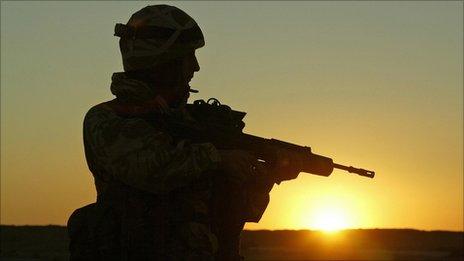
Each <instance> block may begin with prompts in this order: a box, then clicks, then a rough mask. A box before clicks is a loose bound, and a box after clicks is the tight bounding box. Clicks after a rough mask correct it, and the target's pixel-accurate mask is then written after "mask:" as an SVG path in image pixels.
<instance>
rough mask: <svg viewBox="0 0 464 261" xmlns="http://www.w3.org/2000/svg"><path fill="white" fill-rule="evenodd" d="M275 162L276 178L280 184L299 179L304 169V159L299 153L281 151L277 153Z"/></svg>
mask: <svg viewBox="0 0 464 261" xmlns="http://www.w3.org/2000/svg"><path fill="white" fill-rule="evenodd" d="M275 157H276V161H275V162H274V169H273V171H274V176H275V178H276V181H277V182H278V183H280V182H282V181H285V180H292V179H296V178H297V177H298V174H300V171H301V169H302V167H303V162H304V159H303V157H302V155H301V154H300V153H298V152H295V151H292V150H286V149H281V150H278V151H277V152H276V155H275Z"/></svg>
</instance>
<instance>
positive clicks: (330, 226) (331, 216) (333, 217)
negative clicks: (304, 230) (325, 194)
mask: <svg viewBox="0 0 464 261" xmlns="http://www.w3.org/2000/svg"><path fill="white" fill-rule="evenodd" d="M348 225H349V224H348V220H347V217H346V214H345V213H344V211H342V209H337V208H324V209H320V210H317V212H316V213H314V217H313V221H312V225H311V227H312V228H313V229H316V230H322V231H325V232H336V231H339V230H341V229H345V228H347V227H348Z"/></svg>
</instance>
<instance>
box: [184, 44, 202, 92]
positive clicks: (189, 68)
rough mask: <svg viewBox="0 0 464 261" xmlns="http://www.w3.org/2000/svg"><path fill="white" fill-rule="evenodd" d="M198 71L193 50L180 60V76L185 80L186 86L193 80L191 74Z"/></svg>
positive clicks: (198, 67) (198, 66)
mask: <svg viewBox="0 0 464 261" xmlns="http://www.w3.org/2000/svg"><path fill="white" fill-rule="evenodd" d="M199 70H200V65H199V64H198V60H197V57H196V56H195V51H194V50H193V51H192V52H190V53H189V54H188V55H186V56H185V57H184V59H183V60H182V74H183V78H184V80H185V83H186V84H188V83H189V82H190V80H192V78H193V74H194V73H195V72H198V71H199Z"/></svg>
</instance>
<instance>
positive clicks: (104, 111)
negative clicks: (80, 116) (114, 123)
mask: <svg viewBox="0 0 464 261" xmlns="http://www.w3.org/2000/svg"><path fill="white" fill-rule="evenodd" d="M107 103H108V102H102V103H100V104H97V105H94V106H92V107H91V108H90V109H89V110H88V111H87V112H86V113H85V116H84V125H87V124H89V123H91V122H100V121H105V120H110V119H112V118H114V117H117V115H116V114H115V113H114V112H113V111H112V110H111V108H110V107H109V106H108V104H107Z"/></svg>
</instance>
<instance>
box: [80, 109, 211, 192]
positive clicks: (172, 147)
mask: <svg viewBox="0 0 464 261" xmlns="http://www.w3.org/2000/svg"><path fill="white" fill-rule="evenodd" d="M84 139H85V140H86V141H87V143H88V144H87V146H88V147H89V149H90V150H92V151H93V153H92V154H93V155H94V156H95V158H96V159H94V161H95V162H96V163H97V164H98V165H99V167H101V168H103V170H104V172H105V173H106V175H110V176H111V177H109V178H116V179H118V180H120V181H121V182H123V183H125V184H127V185H129V186H133V187H135V188H138V189H142V190H145V191H149V192H153V193H166V192H169V191H171V190H173V189H175V188H178V187H182V186H185V185H188V183H190V182H192V181H194V180H196V179H201V178H203V177H205V175H206V174H205V172H206V171H207V170H212V169H215V168H217V165H218V163H219V162H220V156H219V154H218V152H217V150H216V149H215V148H214V146H213V145H212V144H209V143H202V144H189V145H183V144H173V142H172V139H171V138H170V137H169V136H168V135H166V134H165V133H163V132H161V131H158V130H156V129H155V128H153V127H152V126H150V125H149V124H148V123H147V122H145V121H144V120H141V119H136V118H132V119H127V118H122V117H119V116H117V115H116V114H114V113H112V112H110V111H108V110H105V109H101V108H98V107H94V108H92V109H91V110H90V111H89V112H88V113H87V115H86V117H85V120H84Z"/></svg>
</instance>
